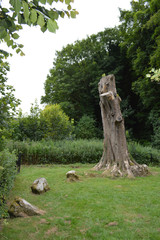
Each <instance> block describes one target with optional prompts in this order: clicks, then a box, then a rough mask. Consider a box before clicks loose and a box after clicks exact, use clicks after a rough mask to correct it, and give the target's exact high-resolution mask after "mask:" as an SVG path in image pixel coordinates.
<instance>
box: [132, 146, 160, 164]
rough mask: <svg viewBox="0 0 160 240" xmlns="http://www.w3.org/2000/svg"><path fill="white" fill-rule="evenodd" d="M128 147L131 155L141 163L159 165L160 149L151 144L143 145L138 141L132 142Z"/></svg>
mask: <svg viewBox="0 0 160 240" xmlns="http://www.w3.org/2000/svg"><path fill="white" fill-rule="evenodd" d="M128 149H129V152H130V154H131V156H132V157H133V158H134V159H135V160H136V161H137V162H138V163H139V164H147V165H159V164H160V151H159V150H157V149H156V148H152V147H150V146H142V145H140V144H139V143H136V142H130V143H129V144H128Z"/></svg>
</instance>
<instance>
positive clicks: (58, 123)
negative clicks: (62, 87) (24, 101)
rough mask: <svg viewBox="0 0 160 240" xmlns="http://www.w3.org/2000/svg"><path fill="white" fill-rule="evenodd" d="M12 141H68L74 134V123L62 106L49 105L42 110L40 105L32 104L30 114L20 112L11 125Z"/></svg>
mask: <svg viewBox="0 0 160 240" xmlns="http://www.w3.org/2000/svg"><path fill="white" fill-rule="evenodd" d="M10 126H11V129H12V135H11V139H15V140H20V141H23V140H33V141H39V140H42V139H53V140H58V139H66V138H70V136H71V134H72V132H73V129H74V128H73V121H70V120H69V117H68V116H67V115H66V114H65V113H64V112H63V110H62V109H61V107H60V105H58V104H54V105H47V106H46V107H45V108H44V109H43V110H41V109H40V108H39V106H38V104H37V103H36V102H35V105H34V104H32V106H31V109H30V114H27V115H23V114H22V112H21V111H20V112H19V115H18V117H17V118H16V119H13V120H12V122H11V124H10Z"/></svg>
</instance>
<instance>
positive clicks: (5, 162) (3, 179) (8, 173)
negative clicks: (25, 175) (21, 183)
mask: <svg viewBox="0 0 160 240" xmlns="http://www.w3.org/2000/svg"><path fill="white" fill-rule="evenodd" d="M15 174H16V155H15V153H10V152H9V151H8V150H6V149H5V150H3V151H2V152H0V218H3V217H5V216H7V213H6V205H5V202H6V198H7V195H8V192H9V190H10V189H11V188H12V186H13V182H14V178H15Z"/></svg>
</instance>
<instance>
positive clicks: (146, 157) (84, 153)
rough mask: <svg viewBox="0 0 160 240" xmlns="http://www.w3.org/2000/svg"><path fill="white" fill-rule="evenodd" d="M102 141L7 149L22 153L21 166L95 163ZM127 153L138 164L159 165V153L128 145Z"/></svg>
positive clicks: (45, 143) (11, 145) (32, 144)
mask: <svg viewBox="0 0 160 240" xmlns="http://www.w3.org/2000/svg"><path fill="white" fill-rule="evenodd" d="M102 142H103V141H102V140H82V139H81V140H74V141H71V140H68V141H67V140H66V141H56V142H53V141H44V140H43V141H41V142H13V141H9V142H8V143H7V147H8V148H9V149H10V151H13V150H14V149H17V150H18V152H21V153H22V162H23V164H45V163H47V164H55V163H59V164H69V163H78V162H79V163H97V162H98V161H99V160H100V158H101V157H102V152H103V143H102ZM129 152H130V154H131V155H132V157H133V158H134V159H135V160H136V161H137V162H138V163H139V164H143V163H145V164H147V165H149V164H152V165H159V164H160V151H158V150H156V149H153V148H151V147H143V146H141V145H140V144H138V143H129Z"/></svg>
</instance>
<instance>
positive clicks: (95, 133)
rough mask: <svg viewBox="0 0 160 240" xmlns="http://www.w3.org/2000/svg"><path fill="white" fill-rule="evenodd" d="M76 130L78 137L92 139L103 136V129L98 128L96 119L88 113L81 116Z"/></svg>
mask: <svg viewBox="0 0 160 240" xmlns="http://www.w3.org/2000/svg"><path fill="white" fill-rule="evenodd" d="M74 132H75V137H76V138H77V139H92V138H97V137H102V131H100V129H98V128H96V123H95V120H94V119H93V118H92V117H89V116H87V115H84V116H82V117H81V119H80V120H79V122H78V123H77V125H76V127H75V131H74Z"/></svg>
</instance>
